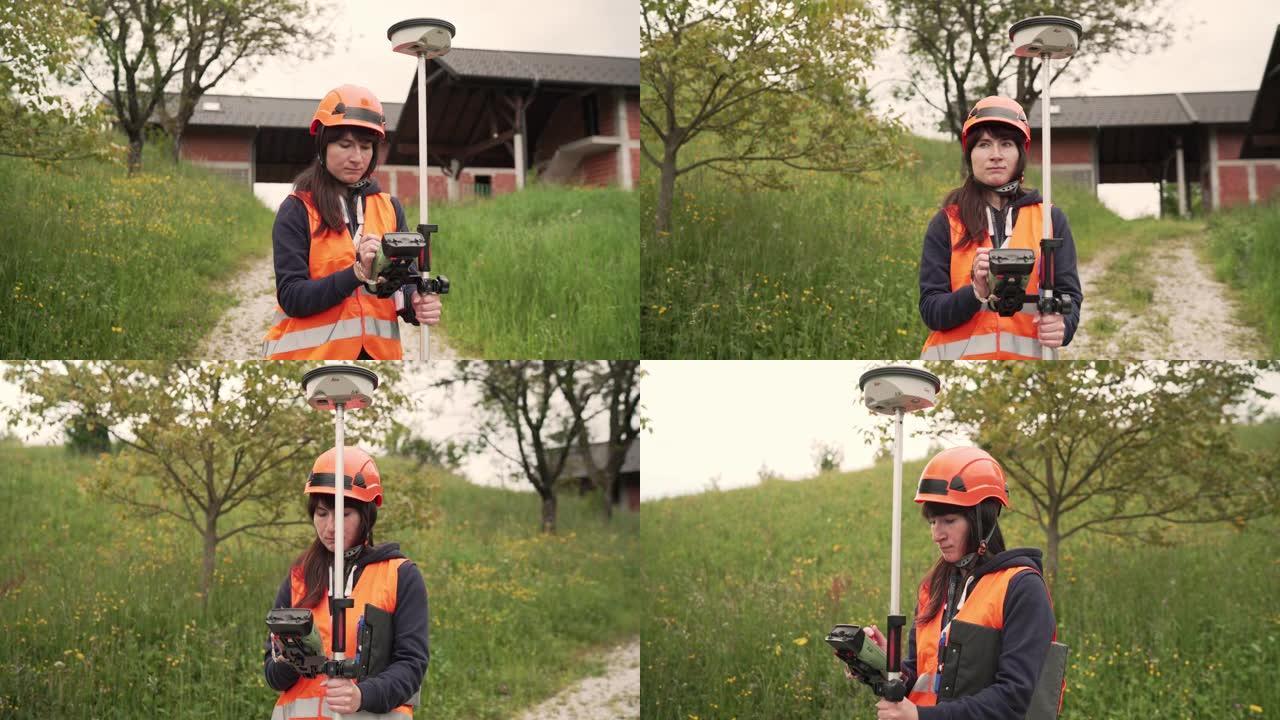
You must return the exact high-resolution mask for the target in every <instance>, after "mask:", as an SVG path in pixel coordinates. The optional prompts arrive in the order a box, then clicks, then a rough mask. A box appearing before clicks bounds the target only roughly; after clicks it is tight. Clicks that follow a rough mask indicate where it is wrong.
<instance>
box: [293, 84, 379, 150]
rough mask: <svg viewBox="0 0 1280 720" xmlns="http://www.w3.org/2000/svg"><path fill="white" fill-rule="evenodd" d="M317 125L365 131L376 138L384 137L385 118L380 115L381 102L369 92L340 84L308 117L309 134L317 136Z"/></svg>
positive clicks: (318, 127)
mask: <svg viewBox="0 0 1280 720" xmlns="http://www.w3.org/2000/svg"><path fill="white" fill-rule="evenodd" d="M321 125H323V126H325V127H339V126H347V127H362V128H368V129H369V130H372V131H374V132H376V133H378V137H380V138H383V139H386V137H387V116H386V115H384V114H383V112H382V103H380V102H378V98H377V96H375V95H374V94H373V92H372V91H370V90H369V89H368V88H363V87H360V86H359V85H342V86H340V87H336V88H334V89H332V90H330V91H329V92H328V94H326V95H325V96H324V99H322V100H321V101H320V104H319V105H318V106H316V114H315V115H313V116H312V117H311V134H312V135H315V134H317V133H318V132H319V131H320V126H321Z"/></svg>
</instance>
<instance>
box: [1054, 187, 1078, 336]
mask: <svg viewBox="0 0 1280 720" xmlns="http://www.w3.org/2000/svg"><path fill="white" fill-rule="evenodd" d="M1053 227H1054V230H1055V234H1056V235H1058V236H1059V237H1061V238H1062V247H1060V248H1058V249H1057V250H1056V251H1054V267H1053V284H1054V285H1055V286H1057V287H1056V292H1059V293H1064V294H1066V295H1069V296H1071V298H1072V299H1074V300H1075V308H1074V309H1073V310H1072V311H1071V312H1070V313H1069V314H1067V315H1064V316H1063V317H1062V321H1063V324H1065V325H1066V332H1065V334H1064V335H1063V337H1062V344H1063V346H1066V345H1070V344H1071V338H1072V337H1074V336H1075V334H1076V328H1077V327H1078V326H1079V325H1080V306H1081V305H1082V304H1083V303H1084V291H1083V290H1082V289H1081V288H1080V274H1079V273H1078V272H1077V271H1076V241H1075V238H1074V237H1072V235H1071V226H1070V225H1069V224H1067V214H1066V213H1064V212H1062V208H1060V207H1058V206H1056V205H1055V206H1054V207H1053Z"/></svg>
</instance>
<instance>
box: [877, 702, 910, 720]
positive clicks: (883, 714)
mask: <svg viewBox="0 0 1280 720" xmlns="http://www.w3.org/2000/svg"><path fill="white" fill-rule="evenodd" d="M876 720H920V713H919V712H917V711H916V704H915V703H913V702H911V701H910V700H908V699H906V698H903V699H902V701H901V702H890V701H888V700H881V701H880V702H878V703H876Z"/></svg>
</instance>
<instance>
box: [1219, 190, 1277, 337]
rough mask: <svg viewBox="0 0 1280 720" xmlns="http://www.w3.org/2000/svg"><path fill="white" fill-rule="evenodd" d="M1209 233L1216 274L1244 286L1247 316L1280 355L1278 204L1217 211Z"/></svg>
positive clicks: (1237, 286) (1227, 281)
mask: <svg viewBox="0 0 1280 720" xmlns="http://www.w3.org/2000/svg"><path fill="white" fill-rule="evenodd" d="M1209 235H1210V244H1209V248H1210V251H1211V252H1212V254H1213V259H1214V265H1215V269H1216V271H1217V274H1218V278H1219V279H1220V280H1222V281H1223V282H1226V283H1227V284H1229V285H1231V286H1233V287H1235V288H1238V289H1240V290H1241V292H1242V293H1243V296H1244V303H1245V313H1246V317H1247V319H1249V320H1250V321H1251V323H1252V324H1254V325H1257V326H1259V327H1261V328H1262V331H1263V334H1264V336H1265V338H1266V342H1267V345H1268V346H1269V347H1270V348H1271V353H1272V355H1273V356H1275V355H1280V202H1272V203H1271V204H1269V205H1256V206H1253V207H1248V208H1235V209H1231V210H1225V211H1222V212H1219V213H1215V214H1213V215H1212V216H1210V220H1209Z"/></svg>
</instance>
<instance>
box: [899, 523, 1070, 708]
mask: <svg viewBox="0 0 1280 720" xmlns="http://www.w3.org/2000/svg"><path fill="white" fill-rule="evenodd" d="M1040 557H1041V553H1040V551H1039V550H1038V549H1036V548H1014V549H1012V550H1006V551H1004V552H1002V553H1000V554H999V555H996V556H995V557H993V558H991V559H990V560H988V561H987V562H986V563H984V564H983V565H982V566H981V567H980V568H978V570H977V571H976V572H975V573H974V577H975V578H977V579H976V580H974V582H975V583H978V582H981V581H982V576H983V575H986V574H987V573H990V572H994V571H996V570H1002V569H1004V568H1011V567H1019V566H1027V567H1032V568H1035V570H1036V572H1033V573H1031V572H1022V573H1018V574H1017V575H1016V576H1015V577H1014V578H1013V579H1012V580H1010V581H1009V589H1008V591H1007V592H1006V593H1005V596H1004V629H1003V630H1002V631H1001V649H1000V660H999V663H998V665H997V670H996V679H995V682H994V683H992V684H991V685H990V686H989V687H987V688H986V689H985V690H982V691H981V692H978V693H977V694H974V695H969V696H967V697H961V698H940V699H939V703H938V704H937V705H934V706H933V707H922V708H919V714H920V720H1023V718H1024V717H1026V714H1027V706H1028V705H1029V704H1030V703H1031V694H1032V692H1033V691H1034V690H1035V686H1036V680H1037V679H1038V678H1039V677H1040V668H1041V667H1042V666H1043V665H1044V659H1045V654H1046V653H1047V652H1048V650H1049V643H1050V641H1051V640H1052V639H1053V634H1054V629H1055V628H1056V627H1057V621H1056V620H1055V619H1054V616H1053V608H1052V606H1051V605H1050V603H1049V591H1048V589H1047V588H1046V587H1045V584H1044V578H1043V577H1041V576H1040V574H1039V573H1040V572H1041V570H1042V569H1043V568H1042V565H1041V562H1040ZM919 614H920V608H919V607H918V606H917V607H916V615H919ZM902 671H903V675H904V680H905V681H906V686H907V687H908V688H909V687H911V686H912V685H914V684H915V681H916V675H917V672H916V630H915V625H914V624H913V625H912V626H911V632H910V633H909V634H908V639H907V653H906V656H905V657H904V658H903V660H902Z"/></svg>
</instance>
